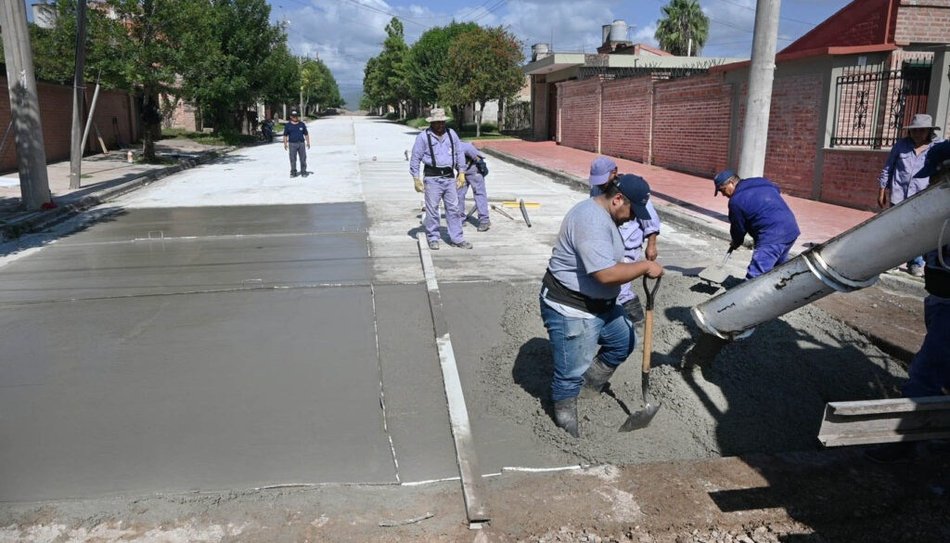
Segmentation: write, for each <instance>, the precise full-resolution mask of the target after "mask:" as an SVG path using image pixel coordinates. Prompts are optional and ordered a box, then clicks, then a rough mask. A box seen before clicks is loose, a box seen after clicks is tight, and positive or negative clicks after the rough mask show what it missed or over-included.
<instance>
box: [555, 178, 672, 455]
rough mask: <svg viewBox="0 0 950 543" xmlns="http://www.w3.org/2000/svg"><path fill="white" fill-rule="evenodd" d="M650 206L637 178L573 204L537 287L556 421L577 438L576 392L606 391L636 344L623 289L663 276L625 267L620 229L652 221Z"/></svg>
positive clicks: (655, 268) (658, 269)
mask: <svg viewBox="0 0 950 543" xmlns="http://www.w3.org/2000/svg"><path fill="white" fill-rule="evenodd" d="M649 199H650V185H648V184H647V182H646V181H645V180H644V179H643V178H642V177H639V176H636V175H621V176H620V177H618V178H617V179H616V180H615V181H612V182H610V183H608V184H607V185H606V186H605V187H604V192H603V193H602V194H599V195H597V196H594V197H592V198H588V199H586V200H582V201H581V202H579V203H577V204H576V205H574V207H572V208H571V210H570V211H568V212H567V215H565V216H564V220H563V221H562V222H561V228H560V230H559V232H558V236H557V242H556V243H555V245H554V249H553V250H552V251H551V259H550V260H549V261H548V269H547V273H545V274H544V279H543V280H542V282H541V284H542V287H541V293H540V302H541V319H542V320H543V321H544V327H545V328H546V329H547V331H548V337H549V338H550V341H551V354H552V357H553V358H554V375H553V377H552V379H551V399H552V400H553V402H554V422H555V424H557V426H558V427H559V428H562V429H564V430H565V431H566V432H567V433H569V434H570V435H572V436H574V437H579V436H580V430H579V428H578V421H577V396H578V395H579V394H580V391H581V387H584V386H587V387H591V386H595V385H596V386H598V387H603V386H604V385H605V384H606V383H607V380H608V379H609V378H610V376H611V375H612V374H613V373H614V371H615V370H616V369H617V366H619V365H620V364H622V363H623V362H624V361H625V360H626V359H627V357H628V356H630V353H631V352H633V348H634V345H635V343H636V335H635V331H634V330H635V328H634V325H633V323H632V322H631V321H630V319H629V318H627V317H626V314H625V311H624V309H623V308H622V307H621V306H620V305H618V304H617V295H618V294H619V293H620V285H622V284H624V283H629V282H630V281H632V280H634V279H636V278H638V277H642V276H644V275H645V276H647V277H654V278H656V277H660V276H661V275H663V267H662V266H660V265H659V264H657V263H656V262H653V261H650V260H646V261H642V262H624V258H623V255H624V248H623V239H622V238H621V237H620V230H619V229H618V228H617V227H618V226H620V225H621V224H623V223H625V222H627V221H629V220H630V219H631V218H633V217H637V218H643V219H649V218H650V213H649V211H648V210H647V202H648V201H649ZM595 363H596V366H595ZM588 370H592V371H588ZM595 381H596V383H595Z"/></svg>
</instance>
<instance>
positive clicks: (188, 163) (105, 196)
mask: <svg viewBox="0 0 950 543" xmlns="http://www.w3.org/2000/svg"><path fill="white" fill-rule="evenodd" d="M235 149H237V147H233V146H230V147H225V148H223V149H220V150H214V151H206V152H203V153H201V155H200V156H198V157H197V158H186V159H179V160H178V164H175V165H174V166H168V167H167V168H157V169H154V170H151V171H148V172H146V173H144V174H142V175H140V176H138V177H135V178H132V179H129V180H128V181H125V182H123V183H120V184H118V185H115V186H112V187H109V188H105V189H102V190H100V191H95V192H92V193H90V194H87V195H85V196H83V197H82V198H81V199H80V200H79V201H78V202H71V203H69V204H64V205H62V206H60V207H57V208H54V209H50V210H44V211H33V212H30V213H26V214H24V215H22V216H21V217H17V218H16V219H15V220H13V221H10V222H8V223H5V224H3V225H2V226H0V243H5V242H8V241H12V240H14V239H17V238H19V237H20V236H23V235H24V234H29V233H33V232H38V231H40V230H43V229H46V228H49V227H51V226H55V225H56V224H59V223H61V222H63V221H65V220H67V219H69V218H70V217H72V216H74V215H77V214H79V213H81V212H83V211H86V210H87V209H90V208H92V207H95V206H97V205H100V204H103V203H106V202H108V201H110V200H113V199H115V198H118V197H119V196H122V195H123V194H127V193H129V192H132V191H134V190H136V189H138V188H141V187H143V186H145V185H148V184H150V183H152V182H153V181H157V180H159V179H162V178H163V177H167V176H169V175H172V174H175V173H178V172H182V171H184V170H188V169H191V168H194V167H197V166H200V165H202V164H206V163H208V162H211V161H213V160H217V159H218V158H221V157H222V156H224V155H226V154H227V153H230V152H231V151H233V150H235Z"/></svg>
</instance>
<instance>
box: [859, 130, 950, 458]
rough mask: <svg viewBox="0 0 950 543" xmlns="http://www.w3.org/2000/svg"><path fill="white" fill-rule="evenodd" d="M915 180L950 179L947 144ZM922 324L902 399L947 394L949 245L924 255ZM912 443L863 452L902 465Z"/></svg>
mask: <svg viewBox="0 0 950 543" xmlns="http://www.w3.org/2000/svg"><path fill="white" fill-rule="evenodd" d="M914 177H915V178H916V179H926V178H930V177H933V181H935V182H936V181H939V180H943V179H950V141H944V142H941V143H938V144H937V145H935V146H933V147H932V148H931V149H930V151H929V152H928V153H927V160H926V162H925V164H924V166H923V168H921V169H920V170H919V171H918V172H917V173H916V174H915V175H914ZM924 288H925V289H926V290H927V297H926V298H924V325H925V326H926V328H927V334H926V335H925V336H924V342H923V344H921V346H920V350H919V351H917V354H915V355H914V358H913V359H912V360H911V362H910V368H909V369H908V371H907V374H908V379H907V383H905V384H904V387H903V390H902V393H903V395H904V397H905V398H921V397H926V396H946V395H950V334H948V333H947V331H948V330H950V245H944V246H943V247H938V248H937V249H935V250H933V251H930V252H929V253H927V254H926V255H924ZM916 451H917V444H916V443H915V442H909V441H902V442H898V443H890V444H887V445H881V446H879V447H874V448H872V449H869V450H868V451H867V452H865V456H867V458H869V459H870V460H873V461H875V462H880V463H892V462H903V461H907V460H911V459H913V458H914V456H915V454H916Z"/></svg>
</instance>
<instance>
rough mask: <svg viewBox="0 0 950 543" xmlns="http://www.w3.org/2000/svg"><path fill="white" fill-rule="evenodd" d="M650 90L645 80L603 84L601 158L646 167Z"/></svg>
mask: <svg viewBox="0 0 950 543" xmlns="http://www.w3.org/2000/svg"><path fill="white" fill-rule="evenodd" d="M652 90H653V89H652V82H651V78H650V77H649V76H645V77H636V78H629V79H619V80H617V81H608V82H606V83H604V106H603V108H604V112H603V130H602V141H601V152H602V153H603V154H605V155H609V156H615V157H621V158H626V159H629V160H635V161H637V162H644V163H649V161H650V157H649V149H650V141H649V140H650V119H651V118H652V117H653V112H652V111H651V110H650V109H651V108H650V93H651V92H652Z"/></svg>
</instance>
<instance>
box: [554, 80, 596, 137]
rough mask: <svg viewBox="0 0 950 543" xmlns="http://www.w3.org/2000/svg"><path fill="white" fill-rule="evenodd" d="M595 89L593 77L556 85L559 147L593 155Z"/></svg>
mask: <svg viewBox="0 0 950 543" xmlns="http://www.w3.org/2000/svg"><path fill="white" fill-rule="evenodd" d="M599 87H600V80H599V79H595V78H591V79H586V80H584V81H574V82H570V83H559V84H558V91H557V103H558V109H559V111H560V114H561V116H560V131H561V139H560V143H561V145H566V146H568V147H573V148H575V149H583V150H585V151H593V152H597V122H598V116H599V107H600V88H599Z"/></svg>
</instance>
